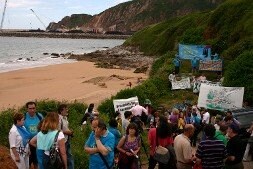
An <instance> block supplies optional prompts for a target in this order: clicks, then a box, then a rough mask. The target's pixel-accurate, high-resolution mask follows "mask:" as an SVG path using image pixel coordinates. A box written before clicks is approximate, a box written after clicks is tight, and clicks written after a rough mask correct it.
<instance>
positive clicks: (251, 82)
mask: <svg viewBox="0 0 253 169" xmlns="http://www.w3.org/2000/svg"><path fill="white" fill-rule="evenodd" d="M252 65H253V50H251V51H247V52H244V53H243V54H241V55H240V56H238V57H237V59H236V60H234V61H232V62H231V63H230V64H229V66H228V68H227V70H226V72H225V76H224V83H223V84H224V85H225V86H228V87H245V91H244V99H245V100H247V101H249V102H251V103H252V102H253V95H252V93H253V67H252Z"/></svg>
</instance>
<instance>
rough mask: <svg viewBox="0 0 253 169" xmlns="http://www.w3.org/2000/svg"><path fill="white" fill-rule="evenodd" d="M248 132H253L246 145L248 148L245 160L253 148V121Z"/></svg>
mask: <svg viewBox="0 0 253 169" xmlns="http://www.w3.org/2000/svg"><path fill="white" fill-rule="evenodd" d="M247 132H248V133H251V134H250V138H249V140H248V143H247V146H246V150H245V152H244V156H243V161H248V156H249V151H250V149H253V146H252V142H253V122H252V124H251V126H250V128H249V129H248V130H247Z"/></svg>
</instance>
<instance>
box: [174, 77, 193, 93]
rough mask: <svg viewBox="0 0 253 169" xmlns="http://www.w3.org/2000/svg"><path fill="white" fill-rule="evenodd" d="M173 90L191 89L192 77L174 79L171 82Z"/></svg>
mask: <svg viewBox="0 0 253 169" xmlns="http://www.w3.org/2000/svg"><path fill="white" fill-rule="evenodd" d="M171 86H172V87H171V90H176V89H190V88H191V81H190V78H189V77H187V78H182V79H181V80H179V81H177V80H174V81H172V82H171Z"/></svg>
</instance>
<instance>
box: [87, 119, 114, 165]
mask: <svg viewBox="0 0 253 169" xmlns="http://www.w3.org/2000/svg"><path fill="white" fill-rule="evenodd" d="M91 128H92V130H93V131H92V132H91V133H90V136H89V138H88V140H87V141H86V143H85V146H84V150H85V152H86V153H88V154H89V169H108V168H107V165H108V167H112V166H113V160H114V146H115V138H114V135H113V134H112V133H111V132H109V131H108V130H107V127H106V124H105V123H104V121H102V120H101V119H99V118H96V119H94V120H93V121H92V122H91ZM106 163H107V164H106Z"/></svg>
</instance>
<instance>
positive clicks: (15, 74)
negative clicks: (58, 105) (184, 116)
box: [0, 61, 147, 109]
mask: <svg viewBox="0 0 253 169" xmlns="http://www.w3.org/2000/svg"><path fill="white" fill-rule="evenodd" d="M133 71H134V70H120V69H103V68H97V67H95V66H94V63H92V62H87V61H80V62H76V63H68V64H60V65H51V66H46V67H39V68H31V69H24V70H18V71H12V72H6V73H0V81H1V83H0V109H6V108H13V107H14V108H18V107H20V106H22V105H24V104H25V103H26V102H27V101H30V100H36V99H37V100H42V99H56V100H58V101H74V100H77V101H80V102H84V103H86V104H89V103H91V102H92V103H95V105H98V104H99V103H100V102H101V101H103V100H104V99H106V98H110V97H111V96H112V95H115V94H116V93H117V92H118V91H120V90H121V89H125V88H129V86H127V85H128V84H129V82H131V83H132V85H133V86H136V85H137V81H138V78H142V79H146V78H147V75H145V74H135V73H133Z"/></svg>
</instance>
